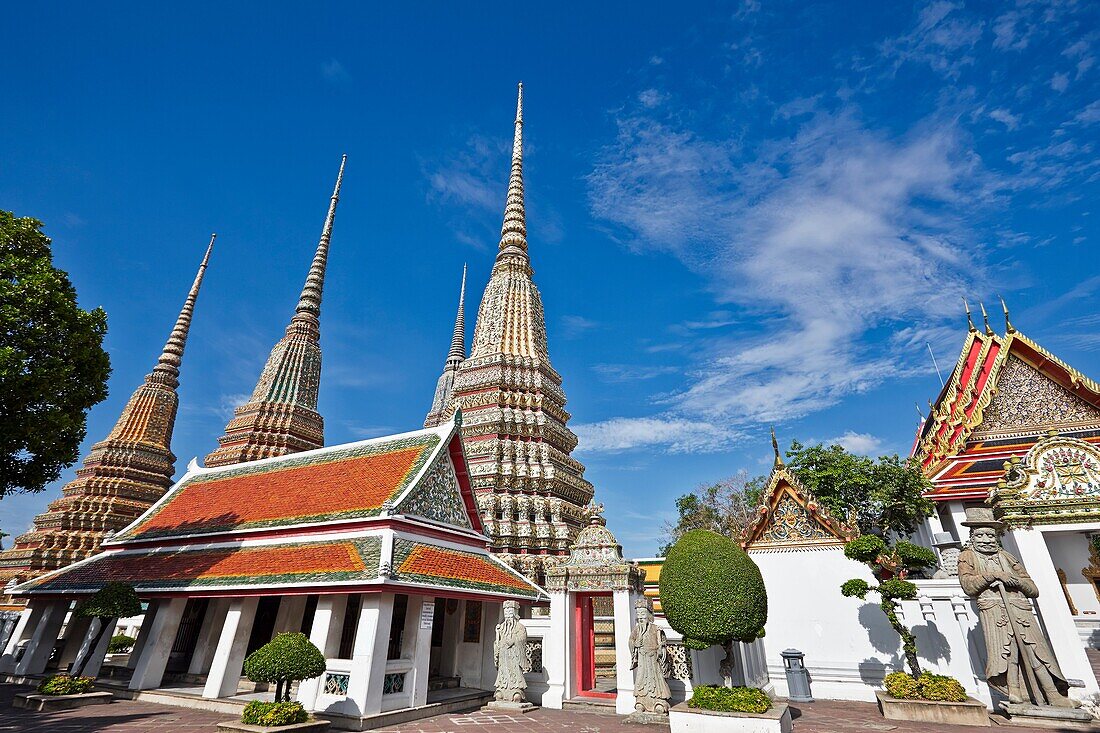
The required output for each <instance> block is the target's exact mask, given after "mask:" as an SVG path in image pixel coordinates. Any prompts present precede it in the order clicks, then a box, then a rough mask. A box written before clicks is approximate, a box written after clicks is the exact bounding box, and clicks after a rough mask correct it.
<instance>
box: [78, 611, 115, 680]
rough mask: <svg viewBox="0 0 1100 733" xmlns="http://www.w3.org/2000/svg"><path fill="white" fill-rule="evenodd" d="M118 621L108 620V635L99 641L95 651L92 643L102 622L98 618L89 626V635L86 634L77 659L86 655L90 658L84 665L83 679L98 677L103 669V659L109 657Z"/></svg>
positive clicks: (81, 674) (81, 673)
mask: <svg viewBox="0 0 1100 733" xmlns="http://www.w3.org/2000/svg"><path fill="white" fill-rule="evenodd" d="M117 622H118V621H117V619H113V618H109V619H107V624H106V626H107V629H108V630H107V633H105V634H104V635H103V637H102V638H101V639H100V640H99V643H98V644H97V645H96V647H95V649H92V648H91V646H92V642H93V641H95V637H96V634H97V633H98V632H99V629H100V628H102V627H101V626H100V620H99V619H98V618H96V619H93V620H92V623H91V624H90V625H89V626H88V633H87V634H85V637H84V641H83V642H82V643H81V645H80V652H79V654H78V655H77V659H83V658H84V656H85V655H87V656H88V661H87V662H86V663H84V665H83V666H84V668H83V669H82V670H80V676H81V677H98V676H99V670H100V669H101V668H102V667H103V658H104V657H106V656H107V647H109V646H110V645H111V636H112V635H113V634H114V628H115V624H116V623H117Z"/></svg>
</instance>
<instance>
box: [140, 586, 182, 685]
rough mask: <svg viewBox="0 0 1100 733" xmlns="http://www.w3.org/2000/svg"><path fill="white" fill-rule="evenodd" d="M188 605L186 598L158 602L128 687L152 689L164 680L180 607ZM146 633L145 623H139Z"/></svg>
mask: <svg viewBox="0 0 1100 733" xmlns="http://www.w3.org/2000/svg"><path fill="white" fill-rule="evenodd" d="M186 607H187V599H186V598H165V599H164V600H162V601H161V602H160V603H159V604H158V605H157V613H156V615H155V616H154V617H153V623H151V624H149V632H148V633H149V639H148V641H147V642H146V643H145V646H144V648H143V649H142V650H141V654H140V655H139V656H138V659H137V662H136V664H135V665H134V675H133V677H131V678H130V689H131V690H151V689H153V688H154V687H160V683H161V681H162V680H163V679H164V668H165V667H166V666H168V655H169V654H171V653H172V645H173V644H175V643H176V634H177V633H178V632H179V628H180V621H181V620H182V619H183V610H184V608H186ZM141 630H142V632H145V624H142V627H141Z"/></svg>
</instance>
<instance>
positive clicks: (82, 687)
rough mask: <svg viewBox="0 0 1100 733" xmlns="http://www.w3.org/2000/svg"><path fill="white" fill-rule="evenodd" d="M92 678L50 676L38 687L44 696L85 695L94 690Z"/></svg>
mask: <svg viewBox="0 0 1100 733" xmlns="http://www.w3.org/2000/svg"><path fill="white" fill-rule="evenodd" d="M94 682H95V680H93V679H92V678H91V677H71V676H69V675H67V674H54V675H50V676H49V677H47V678H46V679H44V680H42V682H41V683H40V684H39V685H38V692H41V693H42V694H43V695H83V694H84V693H85V692H88V691H89V690H91V689H92V684H93V683H94Z"/></svg>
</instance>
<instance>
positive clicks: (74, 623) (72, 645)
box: [57, 613, 92, 671]
mask: <svg viewBox="0 0 1100 733" xmlns="http://www.w3.org/2000/svg"><path fill="white" fill-rule="evenodd" d="M91 625H92V619H90V618H88V617H87V616H78V615H77V614H75V613H74V614H73V615H72V616H71V617H70V618H69V623H68V624H66V626H65V646H64V648H63V649H62V650H61V656H60V657H59V658H58V660H57V665H58V668H59V669H61V670H62V671H67V670H68V668H69V665H70V664H72V663H73V662H75V661H76V660H77V658H78V657H77V655H78V653H79V652H80V649H81V647H82V646H83V645H84V637H85V636H87V634H88V627H89V626H91Z"/></svg>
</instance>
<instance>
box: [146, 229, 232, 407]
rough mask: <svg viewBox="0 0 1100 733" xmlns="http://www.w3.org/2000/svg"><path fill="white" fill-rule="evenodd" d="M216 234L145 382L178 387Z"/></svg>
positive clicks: (211, 236)
mask: <svg viewBox="0 0 1100 733" xmlns="http://www.w3.org/2000/svg"><path fill="white" fill-rule="evenodd" d="M217 237H218V235H217V234H211V235H210V244H208V245H206V254H204V255H203V257H202V262H200V263H199V271H198V272H197V273H195V281H194V282H193V283H192V284H191V290H189V291H188V292H187V298H186V299H185V300H184V301H183V308H181V309H180V314H179V317H178V318H176V325H175V326H173V328H172V333H171V334H170V335H169V336H168V341H167V342H166V343H165V344H164V350H163V351H161V353H160V358H158V359H157V364H156V366H154V367H153V373H152V374H150V375H149V376H148V377H146V381H149V380H157V379H158V377H159V378H160V379H161V380H163V381H165V382H167V383H168V384H169V385H170V386H172V387H176V386H178V385H179V374H180V364H182V363H183V349H184V347H185V346H187V333H188V331H190V330H191V316H192V315H193V314H194V312H195V300H196V299H198V297H199V288H200V287H202V278H203V275H205V274H206V266H207V265H208V264H210V253H211V252H212V251H213V250H214V240H215V239H217Z"/></svg>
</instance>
